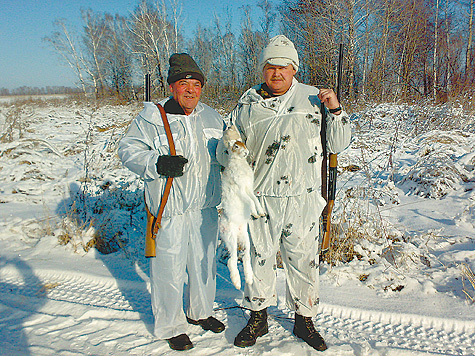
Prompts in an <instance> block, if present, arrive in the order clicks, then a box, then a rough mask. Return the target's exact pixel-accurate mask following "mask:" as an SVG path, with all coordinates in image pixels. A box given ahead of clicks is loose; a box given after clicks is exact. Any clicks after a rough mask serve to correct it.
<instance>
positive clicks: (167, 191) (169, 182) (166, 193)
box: [152, 104, 176, 239]
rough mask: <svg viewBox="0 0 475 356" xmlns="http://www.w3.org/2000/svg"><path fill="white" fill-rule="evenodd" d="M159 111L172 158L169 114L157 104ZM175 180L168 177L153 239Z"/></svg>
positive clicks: (153, 226)
mask: <svg viewBox="0 0 475 356" xmlns="http://www.w3.org/2000/svg"><path fill="white" fill-rule="evenodd" d="M157 107H158V110H159V111H160V116H161V117H162V121H163V125H164V127H165V132H166V134H167V140H168V147H170V154H171V155H172V156H174V155H176V150H175V142H174V141H173V136H172V131H171V129H170V124H169V123H168V119H167V114H166V112H165V109H164V108H163V106H162V105H160V104H157ZM172 183H173V178H172V177H168V178H167V182H166V184H165V189H164V191H163V195H162V199H161V201H160V207H159V209H158V214H157V216H156V217H154V219H153V223H152V238H153V239H155V237H156V235H157V232H158V229H160V227H161V223H162V215H163V211H164V210H165V205H166V204H167V201H168V196H169V195H170V190H171V188H172Z"/></svg>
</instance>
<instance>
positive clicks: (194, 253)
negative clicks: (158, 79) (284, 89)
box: [118, 100, 224, 339]
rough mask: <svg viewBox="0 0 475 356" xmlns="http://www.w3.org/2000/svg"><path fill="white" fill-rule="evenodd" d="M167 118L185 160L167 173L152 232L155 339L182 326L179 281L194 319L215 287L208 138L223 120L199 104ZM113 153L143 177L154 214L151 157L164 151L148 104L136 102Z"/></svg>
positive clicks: (215, 197)
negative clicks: (173, 173)
mask: <svg viewBox="0 0 475 356" xmlns="http://www.w3.org/2000/svg"><path fill="white" fill-rule="evenodd" d="M165 101H166V100H165ZM163 104H164V103H163V102H162V105H163ZM167 117H168V121H169V123H170V128H171V131H172V135H173V139H174V142H175V146H176V152H177V155H178V154H181V155H183V156H184V157H185V158H187V159H188V161H189V162H188V163H187V164H186V165H185V172H184V175H183V176H181V177H176V178H174V180H173V184H172V188H171V192H170V196H169V198H168V202H167V205H166V207H165V210H164V213H163V218H162V227H161V228H160V230H159V231H158V234H157V237H156V257H155V258H151V259H150V280H151V287H152V288H151V292H152V295H151V298H152V309H153V314H154V317H155V335H156V336H157V337H158V338H161V339H168V338H171V337H174V336H177V335H179V334H182V333H185V332H186V327H187V322H186V318H185V313H184V312H183V287H184V283H185V282H187V283H188V289H187V293H186V303H187V310H186V315H187V316H188V317H189V318H191V319H194V320H198V319H206V318H207V317H209V316H210V315H211V313H212V308H213V302H214V298H215V292H216V244H217V236H218V235H217V234H218V230H217V211H216V206H217V205H218V204H219V202H220V198H221V183H220V172H219V169H220V166H219V164H218V162H217V160H216V145H217V143H218V140H219V139H220V138H221V136H222V132H223V125H224V122H223V119H222V118H221V116H220V115H219V114H218V113H217V112H216V111H215V110H213V109H212V108H210V107H209V106H207V105H204V104H202V103H198V105H197V107H196V108H195V110H194V111H193V112H192V113H191V114H190V115H188V116H187V115H179V114H167ZM118 153H119V157H120V159H121V160H122V162H123V163H124V165H125V166H126V167H127V168H129V169H130V170H131V171H133V172H135V173H137V174H138V175H139V176H140V177H142V178H143V179H144V182H145V202H146V204H147V207H148V208H149V210H150V212H151V213H152V214H153V215H155V216H156V215H157V212H158V208H159V205H160V199H161V196H162V193H163V190H164V186H165V183H166V177H163V176H160V175H159V174H158V173H157V170H156V165H155V164H156V162H157V159H158V156H159V155H166V154H170V153H169V146H168V140H167V137H166V133H165V129H164V126H163V121H162V119H161V116H160V112H159V110H158V108H157V107H156V105H155V104H154V103H150V102H146V103H144V109H143V110H142V112H140V114H139V115H138V116H137V117H136V118H135V119H134V120H133V121H132V123H131V125H130V128H129V130H128V132H127V133H126V135H125V136H124V137H123V138H122V139H121V141H120V143H119V150H118ZM187 274H188V279H187Z"/></svg>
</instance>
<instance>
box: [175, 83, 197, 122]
mask: <svg viewBox="0 0 475 356" xmlns="http://www.w3.org/2000/svg"><path fill="white" fill-rule="evenodd" d="M170 91H171V92H172V95H173V98H174V99H175V100H176V102H177V103H178V104H180V106H181V107H182V109H183V111H184V112H185V114H186V115H190V114H191V113H192V112H193V110H194V109H195V108H196V105H198V102H199V101H200V97H201V82H200V81H199V80H197V79H180V80H178V81H176V82H175V83H172V84H170Z"/></svg>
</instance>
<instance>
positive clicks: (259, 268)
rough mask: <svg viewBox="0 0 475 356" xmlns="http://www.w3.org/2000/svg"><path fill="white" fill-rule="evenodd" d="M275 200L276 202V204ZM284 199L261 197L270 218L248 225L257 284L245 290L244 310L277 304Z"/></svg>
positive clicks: (254, 221) (254, 283) (259, 308)
mask: <svg viewBox="0 0 475 356" xmlns="http://www.w3.org/2000/svg"><path fill="white" fill-rule="evenodd" d="M274 200H275V201H274ZM284 200H285V199H279V198H268V197H259V201H260V203H261V205H262V207H263V208H264V210H265V211H266V212H267V214H268V215H267V218H260V219H257V220H252V221H250V222H249V236H250V239H251V266H252V271H253V274H254V278H253V279H254V282H253V283H252V284H251V285H248V284H247V283H246V285H245V287H244V300H243V304H244V306H245V307H247V308H249V309H251V310H256V311H257V310H262V309H264V308H267V307H269V306H271V305H275V304H276V303H277V296H276V292H275V284H276V270H277V264H276V253H277V250H278V247H279V245H278V244H279V238H280V234H278V233H277V231H279V229H280V226H281V214H282V211H283V209H282V207H281V206H280V204H282V202H284Z"/></svg>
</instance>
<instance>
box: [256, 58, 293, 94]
mask: <svg viewBox="0 0 475 356" xmlns="http://www.w3.org/2000/svg"><path fill="white" fill-rule="evenodd" d="M295 73H297V71H296V70H295V69H294V67H293V66H292V64H289V65H288V66H287V67H281V66H275V65H271V64H269V63H267V64H266V65H265V67H264V71H263V75H264V81H265V82H266V84H267V86H268V87H269V89H270V90H271V91H272V94H274V95H282V94H285V93H286V92H287V90H289V88H290V86H291V85H292V79H293V78H294V75H295Z"/></svg>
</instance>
